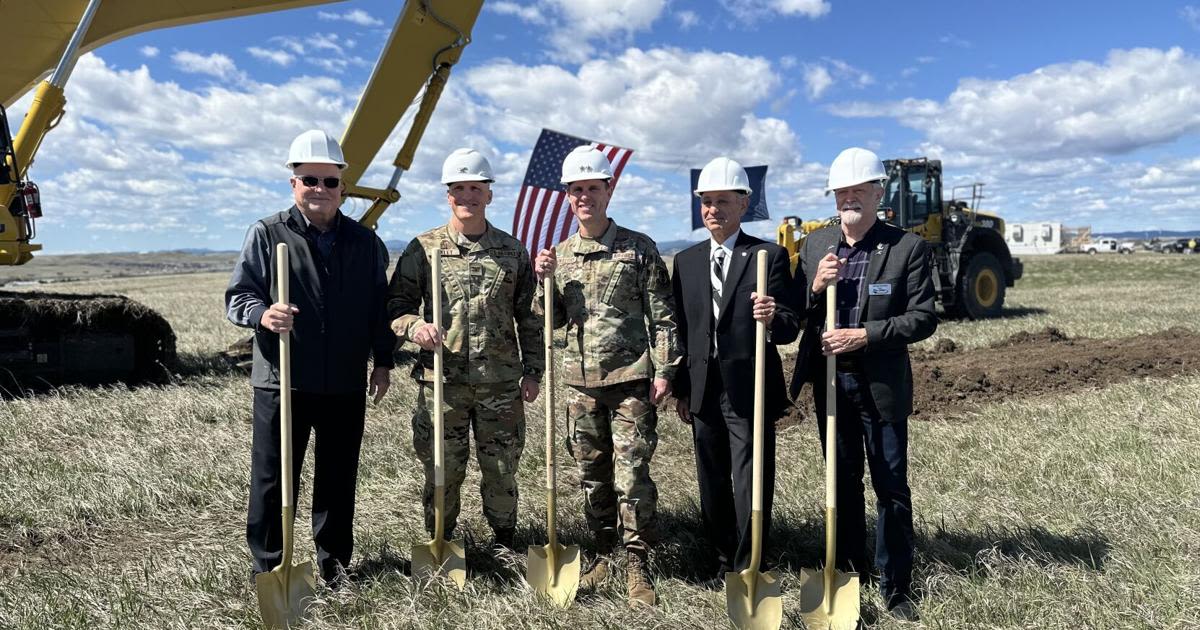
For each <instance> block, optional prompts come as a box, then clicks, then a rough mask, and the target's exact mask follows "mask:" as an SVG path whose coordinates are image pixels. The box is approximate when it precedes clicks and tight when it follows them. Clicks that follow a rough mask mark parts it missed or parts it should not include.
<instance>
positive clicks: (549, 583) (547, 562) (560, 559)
mask: <svg viewBox="0 0 1200 630" xmlns="http://www.w3.org/2000/svg"><path fill="white" fill-rule="evenodd" d="M542 288H543V289H544V290H545V291H544V292H545V294H546V298H545V300H546V301H545V311H546V321H545V336H544V338H545V340H546V372H545V377H544V378H543V379H542V382H543V384H544V386H545V389H544V393H543V394H542V395H543V396H544V397H545V398H546V532H547V534H548V535H549V537H550V542H549V543H548V544H547V545H546V546H544V547H541V546H537V545H530V547H529V560H528V561H527V562H526V564H525V567H526V570H525V581H527V582H529V585H530V586H532V587H533V590H535V591H537V592H538V593H542V594H544V595H547V596H549V597H550V599H551V600H553V601H554V603H555V604H557V605H559V606H560V607H562V608H567V607H569V606H570V605H571V602H572V601H574V599H575V591H576V590H578V588H579V547H578V546H577V545H570V546H565V547H564V546H563V545H560V544H558V533H557V532H556V531H555V525H556V524H555V521H556V518H555V509H556V505H557V491H556V475H555V471H556V470H557V468H556V466H555V463H554V343H553V340H554V336H553V335H552V334H551V333H552V332H553V330H554V278H551V277H549V276H547V277H546V278H544V279H543V285H542Z"/></svg>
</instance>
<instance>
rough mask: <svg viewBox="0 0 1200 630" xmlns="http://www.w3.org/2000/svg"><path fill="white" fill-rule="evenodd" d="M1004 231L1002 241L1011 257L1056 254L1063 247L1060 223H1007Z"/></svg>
mask: <svg viewBox="0 0 1200 630" xmlns="http://www.w3.org/2000/svg"><path fill="white" fill-rule="evenodd" d="M1004 231H1005V234H1004V241H1005V242H1006V243H1008V249H1009V251H1011V252H1012V254H1013V256H1028V255H1031V254H1057V253H1060V252H1062V251H1063V249H1064V247H1065V246H1064V243H1063V225H1062V223H1054V222H1048V221H1043V222H1040V223H1009V224H1007V225H1005V226H1004Z"/></svg>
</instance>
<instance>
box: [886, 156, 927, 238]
mask: <svg viewBox="0 0 1200 630" xmlns="http://www.w3.org/2000/svg"><path fill="white" fill-rule="evenodd" d="M883 165H884V169H885V171H886V172H887V175H888V181H887V184H886V185H885V186H884V191H883V199H882V200H881V201H880V202H879V212H878V214H879V218H880V219H881V220H883V221H887V222H888V223H891V224H892V225H895V226H897V227H900V228H903V229H905V230H909V231H911V232H915V233H916V234H918V235H919V236H921V237H922V238H924V239H925V240H926V241H929V242H931V243H939V242H941V241H942V229H941V228H942V225H941V218H942V212H941V210H942V164H941V162H940V161H938V160H932V161H931V160H927V159H925V158H915V159H907V160H886V161H885V162H884V163H883Z"/></svg>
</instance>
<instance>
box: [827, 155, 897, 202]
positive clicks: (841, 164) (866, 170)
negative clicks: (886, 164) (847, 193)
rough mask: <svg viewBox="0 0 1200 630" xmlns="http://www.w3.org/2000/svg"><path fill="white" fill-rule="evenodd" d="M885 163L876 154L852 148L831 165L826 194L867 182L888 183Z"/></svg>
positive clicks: (835, 159)
mask: <svg viewBox="0 0 1200 630" xmlns="http://www.w3.org/2000/svg"><path fill="white" fill-rule="evenodd" d="M887 178H888V177H887V174H886V173H884V171H883V163H882V162H880V161H879V156H878V155H875V153H874V152H872V151H868V150H866V149H860V148H858V147H850V148H849V149H846V150H845V151H842V152H841V153H839V154H838V156H837V157H836V158H834V160H833V164H830V165H829V180H828V181H827V182H826V183H825V194H826V195H828V194H829V193H831V192H833V191H835V190H837V189H839V188H846V187H848V186H857V185H858V184H863V183H866V182H883V181H887Z"/></svg>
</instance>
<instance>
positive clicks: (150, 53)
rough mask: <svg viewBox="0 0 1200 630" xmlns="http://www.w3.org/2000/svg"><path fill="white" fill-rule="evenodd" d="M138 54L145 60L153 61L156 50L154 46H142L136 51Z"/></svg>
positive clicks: (156, 54)
mask: <svg viewBox="0 0 1200 630" xmlns="http://www.w3.org/2000/svg"><path fill="white" fill-rule="evenodd" d="M138 52H139V53H141V55H142V56H143V57H145V58H147V59H153V58H155V57H157V56H158V48H155V47H154V46H142V47H141V48H139V49H138Z"/></svg>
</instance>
